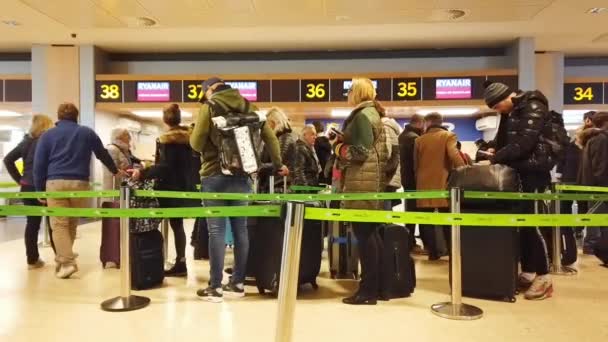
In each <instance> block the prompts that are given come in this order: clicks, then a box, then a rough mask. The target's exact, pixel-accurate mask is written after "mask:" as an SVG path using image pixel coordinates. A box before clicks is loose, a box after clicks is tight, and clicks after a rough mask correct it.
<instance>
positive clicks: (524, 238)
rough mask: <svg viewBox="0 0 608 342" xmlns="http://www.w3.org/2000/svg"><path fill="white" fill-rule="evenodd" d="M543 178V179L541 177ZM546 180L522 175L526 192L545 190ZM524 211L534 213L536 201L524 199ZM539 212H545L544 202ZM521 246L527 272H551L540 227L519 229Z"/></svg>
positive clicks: (542, 273) (540, 205) (522, 258)
mask: <svg viewBox="0 0 608 342" xmlns="http://www.w3.org/2000/svg"><path fill="white" fill-rule="evenodd" d="M539 178H541V179H539ZM543 184H546V182H544V181H543V179H542V177H536V178H535V177H524V176H522V185H523V191H524V192H534V190H538V192H539V193H542V192H544V191H545V188H546V187H545V186H544V185H543ZM521 205H522V213H528V214H533V213H534V201H522V202H521ZM539 213H543V204H542V203H539ZM519 237H520V248H521V269H522V271H524V272H526V273H536V274H537V275H545V274H548V273H549V257H548V252H547V243H546V241H545V238H544V237H543V234H542V233H541V230H540V228H538V227H525V228H520V230H519Z"/></svg>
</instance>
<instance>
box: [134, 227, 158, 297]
mask: <svg viewBox="0 0 608 342" xmlns="http://www.w3.org/2000/svg"><path fill="white" fill-rule="evenodd" d="M164 279H165V269H164V257H163V236H162V234H161V232H160V231H159V230H152V231H148V232H145V233H136V234H131V288H133V289H134V290H146V289H150V288H154V287H158V286H160V285H161V284H162V283H163V280H164Z"/></svg>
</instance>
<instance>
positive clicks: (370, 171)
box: [335, 78, 388, 305]
mask: <svg viewBox="0 0 608 342" xmlns="http://www.w3.org/2000/svg"><path fill="white" fill-rule="evenodd" d="M375 99H376V90H375V89H374V85H373V83H372V81H371V80H369V79H367V78H355V79H353V82H352V87H351V88H350V90H349V92H348V102H349V104H350V105H352V106H354V107H355V108H354V109H353V111H352V113H351V114H350V116H349V117H348V118H347V119H346V121H345V122H344V126H343V129H342V131H343V135H342V136H341V137H339V140H338V141H339V143H338V144H337V145H336V146H335V153H336V157H337V167H338V169H339V171H340V173H341V175H342V181H341V182H340V183H341V189H340V192H344V193H357V192H358V193H370V192H371V193H375V192H382V191H383V190H384V189H385V187H386V183H387V177H386V175H385V174H384V173H385V172H384V170H385V166H386V163H387V160H388V149H387V146H386V136H385V134H384V128H383V125H382V121H381V116H382V115H381V113H384V108H382V106H380V104H379V103H378V102H377V101H376V100H375ZM383 206H384V204H383V202H382V201H373V200H370V201H344V202H342V207H343V208H345V209H365V210H381V209H383ZM352 225H353V232H354V234H355V236H356V238H357V241H358V244H359V255H360V259H361V281H360V283H359V290H358V291H357V292H356V293H355V294H354V295H353V296H351V297H348V298H345V299H344V300H343V302H344V303H345V304H352V305H374V304H376V302H377V300H378V299H380V300H384V299H386V298H387V296H386V295H384V294H383V293H381V289H382V286H381V284H380V281H381V280H380V279H381V277H380V269H381V255H382V249H383V246H382V240H381V238H380V235H379V234H378V230H377V228H378V224H376V223H353V224H352Z"/></svg>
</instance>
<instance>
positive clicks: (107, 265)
mask: <svg viewBox="0 0 608 342" xmlns="http://www.w3.org/2000/svg"><path fill="white" fill-rule="evenodd" d="M104 268H106V269H107V268H118V264H117V263H115V262H112V261H108V262H106V264H105V266H104Z"/></svg>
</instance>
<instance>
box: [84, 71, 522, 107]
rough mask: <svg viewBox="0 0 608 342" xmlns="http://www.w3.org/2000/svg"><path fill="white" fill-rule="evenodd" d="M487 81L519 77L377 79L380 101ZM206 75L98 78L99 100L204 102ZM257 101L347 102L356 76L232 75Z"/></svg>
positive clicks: (429, 95) (473, 88)
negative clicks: (165, 78) (192, 77)
mask: <svg viewBox="0 0 608 342" xmlns="http://www.w3.org/2000/svg"><path fill="white" fill-rule="evenodd" d="M486 80H493V81H494V80H495V81H498V82H503V83H506V84H507V85H509V86H510V87H512V88H513V89H517V76H512V75H510V76H492V75H488V76H472V77H449V76H446V77H397V78H374V79H372V82H373V84H374V87H375V88H376V93H377V97H376V98H377V99H378V100H380V101H395V102H397V101H442V100H481V99H483V83H484V82H485V81H486ZM203 81H204V80H181V81H179V80H177V81H163V80H139V81H127V80H124V81H123V80H113V81H97V82H96V92H95V95H96V96H95V98H96V100H97V102H127V103H129V102H200V101H201V100H202V99H203V97H204V94H203V93H202V85H203ZM226 84H228V85H230V86H231V87H232V88H234V89H238V90H239V92H240V93H241V95H242V96H243V97H245V98H246V99H248V100H249V101H252V102H344V101H346V100H347V98H348V90H349V89H350V88H351V86H352V80H351V79H339V78H338V79H330V78H321V79H312V78H311V79H276V80H274V79H273V80H270V79H266V80H251V79H250V80H226Z"/></svg>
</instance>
